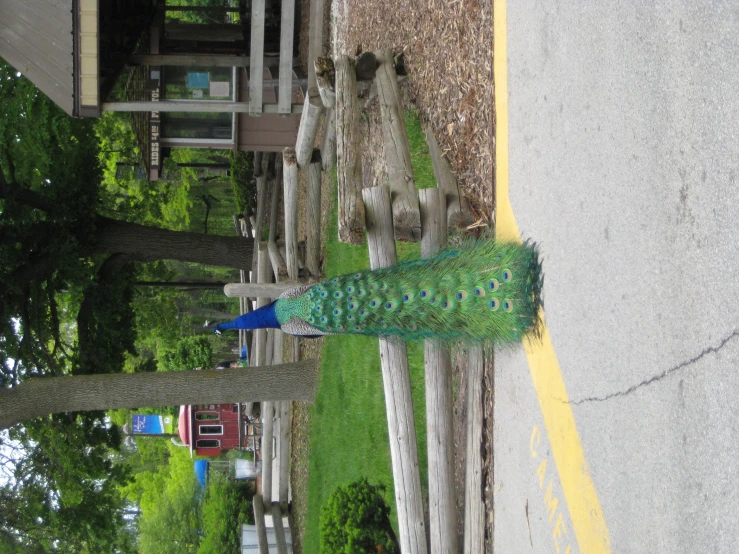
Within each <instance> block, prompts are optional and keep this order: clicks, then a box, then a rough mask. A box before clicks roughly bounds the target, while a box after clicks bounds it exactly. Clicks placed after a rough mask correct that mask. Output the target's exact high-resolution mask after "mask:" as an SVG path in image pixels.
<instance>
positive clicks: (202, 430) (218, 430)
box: [198, 425, 223, 435]
mask: <svg viewBox="0 0 739 554" xmlns="http://www.w3.org/2000/svg"><path fill="white" fill-rule="evenodd" d="M198 433H199V434H201V435H222V434H223V425H201V426H200V427H198Z"/></svg>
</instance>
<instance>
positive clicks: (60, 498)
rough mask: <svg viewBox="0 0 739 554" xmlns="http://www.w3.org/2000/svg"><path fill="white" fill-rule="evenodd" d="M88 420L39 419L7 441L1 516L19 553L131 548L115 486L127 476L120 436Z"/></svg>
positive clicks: (14, 430)
mask: <svg viewBox="0 0 739 554" xmlns="http://www.w3.org/2000/svg"><path fill="white" fill-rule="evenodd" d="M93 416H94V414H83V415H78V416H75V415H73V414H71V415H70V414H62V415H59V416H54V417H51V418H43V419H39V420H36V421H33V422H30V423H28V424H27V425H25V426H23V427H21V426H16V427H14V428H12V429H11V430H10V433H9V435H8V437H7V438H6V441H4V442H6V444H5V445H4V452H5V453H9V452H13V454H10V455H9V457H10V458H14V460H15V463H14V464H13V466H14V467H13V471H12V475H11V476H10V478H9V479H8V480H7V481H5V482H4V483H3V485H2V487H0V505H2V506H3V510H2V514H1V515H0V518H1V521H2V529H4V530H5V531H6V532H7V533H9V534H11V535H12V536H13V537H14V540H15V541H16V542H17V543H18V545H19V546H20V547H21V548H20V551H24V552H25V551H28V552H32V551H38V552H51V551H53V552H62V553H67V552H69V553H76V552H113V551H116V552H130V551H131V550H132V537H131V536H130V535H129V534H128V533H127V532H126V531H125V530H124V529H125V522H124V521H123V519H122V516H121V509H122V506H123V500H122V499H121V497H120V494H119V489H118V487H120V486H124V485H125V484H126V483H127V482H128V480H129V479H130V474H129V472H128V470H127V468H125V467H123V466H120V465H117V464H115V459H116V457H117V454H116V452H117V450H116V449H117V445H118V444H119V443H120V434H119V433H118V429H117V427H115V426H113V427H111V428H105V427H103V426H101V425H100V424H99V423H98V422H97V419H96V418H95V417H93ZM21 445H22V446H21ZM19 449H22V451H21V450H19ZM4 465H5V467H6V469H7V467H8V464H7V459H6V461H5V462H4Z"/></svg>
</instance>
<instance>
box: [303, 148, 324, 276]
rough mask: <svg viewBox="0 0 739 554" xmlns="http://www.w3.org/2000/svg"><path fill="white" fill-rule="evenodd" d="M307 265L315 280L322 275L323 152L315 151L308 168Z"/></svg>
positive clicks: (316, 149)
mask: <svg viewBox="0 0 739 554" xmlns="http://www.w3.org/2000/svg"><path fill="white" fill-rule="evenodd" d="M306 204H307V205H306V215H307V217H306V220H307V221H306V237H305V265H306V266H307V267H308V271H310V273H311V275H312V276H313V278H315V279H318V276H319V275H320V273H321V151H320V150H319V149H318V148H315V149H314V150H313V156H312V157H311V163H310V166H309V167H308V194H307V202H306Z"/></svg>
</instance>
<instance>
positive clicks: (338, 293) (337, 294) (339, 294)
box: [334, 290, 344, 298]
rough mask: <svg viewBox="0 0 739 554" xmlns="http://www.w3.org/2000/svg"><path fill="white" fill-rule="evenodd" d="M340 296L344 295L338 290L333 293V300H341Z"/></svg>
mask: <svg viewBox="0 0 739 554" xmlns="http://www.w3.org/2000/svg"><path fill="white" fill-rule="evenodd" d="M342 296H344V295H343V293H342V292H341V291H340V290H337V291H336V292H334V298H341V297H342Z"/></svg>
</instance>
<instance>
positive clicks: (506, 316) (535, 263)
mask: <svg viewBox="0 0 739 554" xmlns="http://www.w3.org/2000/svg"><path fill="white" fill-rule="evenodd" d="M542 280H543V276H542V269H541V263H540V260H539V253H538V249H537V247H536V245H535V244H533V243H529V242H527V243H524V244H513V243H497V242H494V241H488V240H486V241H471V242H466V243H465V244H464V245H462V246H460V247H458V248H455V249H448V250H443V251H441V252H440V253H439V254H438V255H437V256H435V257H434V258H430V259H422V260H412V261H408V262H403V263H400V264H397V265H395V266H393V267H391V268H387V269H378V270H375V271H361V272H357V273H353V274H349V275H342V276H340V277H334V278H333V279H329V280H327V281H323V282H322V283H319V284H317V285H315V286H313V287H311V288H310V289H308V290H307V291H306V292H305V293H303V294H302V295H301V296H300V297H298V298H295V299H285V300H284V301H283V300H281V301H280V302H278V306H277V316H278V319H279V320H280V321H281V322H283V321H287V320H289V319H291V318H292V317H298V318H300V319H302V320H303V321H305V322H307V323H309V324H310V325H312V326H313V327H316V328H317V329H319V330H320V331H322V332H324V333H355V334H363V335H382V336H399V337H402V338H404V339H407V340H415V339H422V338H438V339H441V340H444V341H464V342H480V341H486V342H493V343H495V344H502V343H507V342H512V341H518V340H520V339H521V338H522V337H523V336H525V335H527V334H534V335H536V334H538V332H539V325H540V307H541V288H542Z"/></svg>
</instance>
